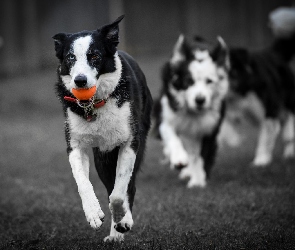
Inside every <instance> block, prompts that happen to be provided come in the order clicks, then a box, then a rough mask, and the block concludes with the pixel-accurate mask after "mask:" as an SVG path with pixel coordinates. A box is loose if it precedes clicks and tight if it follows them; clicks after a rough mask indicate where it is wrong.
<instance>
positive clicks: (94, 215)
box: [84, 209, 104, 229]
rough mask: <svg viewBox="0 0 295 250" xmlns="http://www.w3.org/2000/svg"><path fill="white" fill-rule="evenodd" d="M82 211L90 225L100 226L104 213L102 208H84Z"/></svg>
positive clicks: (96, 227) (95, 227) (93, 226)
mask: <svg viewBox="0 0 295 250" xmlns="http://www.w3.org/2000/svg"><path fill="white" fill-rule="evenodd" d="M84 211H85V216H86V220H87V221H88V222H89V224H90V226H91V227H92V228H94V229H98V228H100V227H101V225H102V223H103V221H104V213H103V212H102V210H97V209H93V210H91V209H89V210H88V209H86V210H84Z"/></svg>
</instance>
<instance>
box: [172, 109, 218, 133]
mask: <svg viewBox="0 0 295 250" xmlns="http://www.w3.org/2000/svg"><path fill="white" fill-rule="evenodd" d="M219 118H220V114H219V113H217V112H215V111H211V110H210V111H206V112H204V114H199V115H188V114H186V113H182V112H179V113H177V115H176V116H175V123H174V125H175V129H176V130H177V131H178V132H179V133H180V134H181V135H183V136H188V137H193V138H195V137H196V136H197V137H198V136H201V137H202V136H204V135H208V134H210V133H212V130H213V129H214V128H215V127H216V125H217V123H218V120H219Z"/></svg>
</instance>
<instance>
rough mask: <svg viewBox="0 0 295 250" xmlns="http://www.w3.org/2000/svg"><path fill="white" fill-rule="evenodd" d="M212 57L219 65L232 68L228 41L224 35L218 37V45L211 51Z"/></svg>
mask: <svg viewBox="0 0 295 250" xmlns="http://www.w3.org/2000/svg"><path fill="white" fill-rule="evenodd" d="M211 56H212V59H213V60H214V61H215V62H216V64H217V65H219V66H223V67H225V68H226V69H227V70H229V68H230V61H229V52H228V48H227V45H226V43H225V42H224V40H223V39H222V37H220V36H218V37H217V45H216V46H215V48H214V49H213V50H212V51H211Z"/></svg>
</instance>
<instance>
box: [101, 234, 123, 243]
mask: <svg viewBox="0 0 295 250" xmlns="http://www.w3.org/2000/svg"><path fill="white" fill-rule="evenodd" d="M103 241H104V242H122V241H124V235H123V234H121V233H118V234H116V235H112V236H111V235H109V236H107V237H105V238H104V239H103Z"/></svg>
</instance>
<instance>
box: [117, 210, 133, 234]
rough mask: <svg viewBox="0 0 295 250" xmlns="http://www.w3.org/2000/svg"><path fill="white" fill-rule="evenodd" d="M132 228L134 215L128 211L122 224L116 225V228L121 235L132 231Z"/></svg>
mask: <svg viewBox="0 0 295 250" xmlns="http://www.w3.org/2000/svg"><path fill="white" fill-rule="evenodd" d="M132 226H133V219H132V214H131V212H130V211H128V212H127V213H126V215H125V216H124V218H123V219H122V220H121V221H120V222H118V223H115V225H114V228H115V229H116V231H117V232H119V233H126V232H128V231H129V230H131V228H132Z"/></svg>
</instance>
